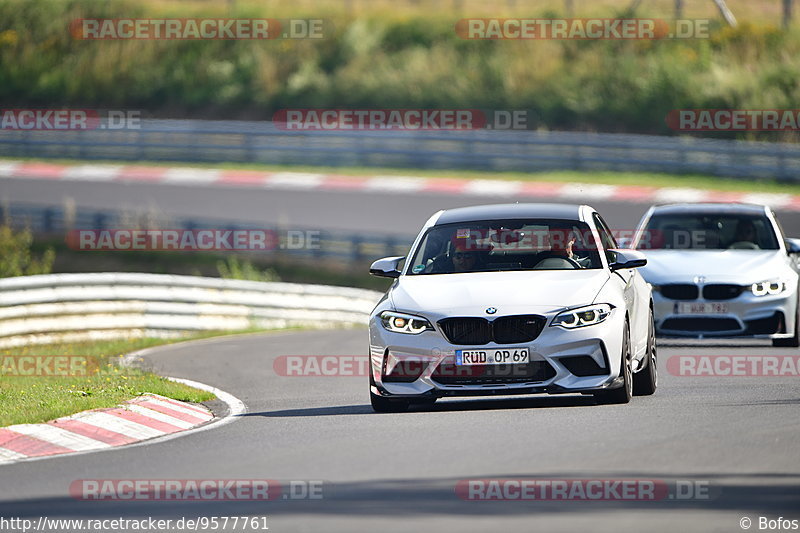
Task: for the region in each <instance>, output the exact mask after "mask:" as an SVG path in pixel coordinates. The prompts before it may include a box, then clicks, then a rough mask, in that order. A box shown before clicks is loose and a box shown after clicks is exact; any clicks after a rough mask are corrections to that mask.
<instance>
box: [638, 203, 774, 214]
mask: <svg viewBox="0 0 800 533" xmlns="http://www.w3.org/2000/svg"><path fill="white" fill-rule="evenodd" d="M766 211H767V207H766V206H763V205H758V204H737V203H713V202H707V203H696V204H666V205H656V206H653V214H654V215H655V214H664V213H741V214H753V215H756V214H761V215H763V214H764V213H765V212H766Z"/></svg>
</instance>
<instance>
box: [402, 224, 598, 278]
mask: <svg viewBox="0 0 800 533" xmlns="http://www.w3.org/2000/svg"><path fill="white" fill-rule="evenodd" d="M412 257H413V259H412V261H411V263H410V265H409V269H408V272H407V274H410V275H423V274H454V273H462V272H487V271H492V272H503V271H513V270H581V269H587V268H589V269H594V268H601V267H602V264H601V262H600V256H599V253H598V250H597V246H596V243H595V240H594V236H593V234H592V231H591V230H590V228H589V226H588V225H587V224H586V223H584V222H580V221H573V220H542V219H531V220H494V221H476V222H465V223H456V224H443V225H440V226H434V227H433V228H430V229H429V230H428V231H427V233H426V234H425V236H424V237H423V239H422V240H421V241H420V244H419V246H418V247H417V249H416V250H415V251H414V253H413V254H412Z"/></svg>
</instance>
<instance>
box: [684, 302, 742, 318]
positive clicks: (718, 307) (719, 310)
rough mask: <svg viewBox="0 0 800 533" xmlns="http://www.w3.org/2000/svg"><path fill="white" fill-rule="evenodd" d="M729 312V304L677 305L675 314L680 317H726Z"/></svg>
mask: <svg viewBox="0 0 800 533" xmlns="http://www.w3.org/2000/svg"><path fill="white" fill-rule="evenodd" d="M728 312H729V308H728V304H716V303H695V304H693V303H676V304H675V313H677V314H679V315H724V314H727V313H728Z"/></svg>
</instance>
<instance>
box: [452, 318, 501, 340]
mask: <svg viewBox="0 0 800 533" xmlns="http://www.w3.org/2000/svg"><path fill="white" fill-rule="evenodd" d="M439 327H440V328H442V333H444V336H445V337H446V338H447V340H448V341H450V343H451V344H473V345H479V344H488V343H489V341H491V340H492V326H491V323H490V322H489V321H488V320H486V319H485V318H477V317H465V318H445V319H444V320H440V321H439Z"/></svg>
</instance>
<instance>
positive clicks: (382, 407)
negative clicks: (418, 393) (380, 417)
mask: <svg viewBox="0 0 800 533" xmlns="http://www.w3.org/2000/svg"><path fill="white" fill-rule="evenodd" d="M369 401H370V403H371V404H372V410H373V411H375V412H376V413H402V412H404V411H408V406H409V405H410V404H409V402H407V401H405V400H389V399H388V398H384V397H383V396H378V395H376V394H373V393H372V391H370V393H369Z"/></svg>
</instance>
